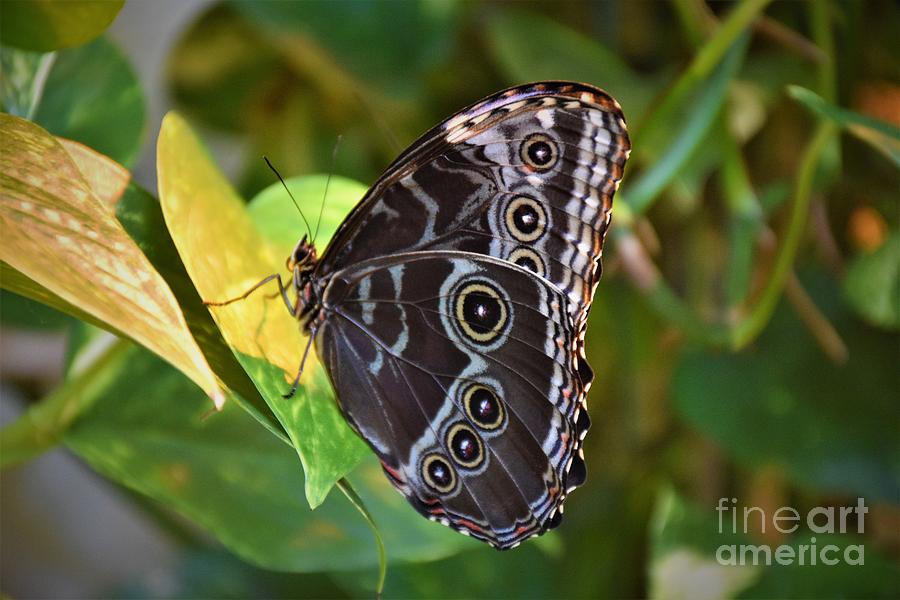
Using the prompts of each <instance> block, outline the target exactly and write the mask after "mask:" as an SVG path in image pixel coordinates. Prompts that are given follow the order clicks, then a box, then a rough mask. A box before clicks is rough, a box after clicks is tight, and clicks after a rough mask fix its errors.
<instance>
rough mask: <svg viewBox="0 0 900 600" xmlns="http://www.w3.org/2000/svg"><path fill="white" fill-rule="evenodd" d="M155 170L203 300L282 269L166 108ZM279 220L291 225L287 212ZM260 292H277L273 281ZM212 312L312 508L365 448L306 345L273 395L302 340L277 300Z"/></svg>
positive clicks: (261, 297) (256, 297)
mask: <svg viewBox="0 0 900 600" xmlns="http://www.w3.org/2000/svg"><path fill="white" fill-rule="evenodd" d="M157 168H158V173H159V190H160V201H161V203H162V207H163V214H164V215H165V219H166V223H167V225H168V228H169V231H170V233H171V235H172V239H173V241H174V242H175V246H176V248H177V249H178V252H179V255H180V256H181V259H182V261H183V263H184V265H185V267H186V269H187V272H188V274H189V275H190V277H191V280H192V281H193V282H194V286H195V287H196V289H197V291H198V292H199V293H200V296H201V297H202V298H203V299H204V300H206V301H223V300H227V299H230V298H235V297H238V296H240V295H242V294H243V293H244V292H245V291H246V290H248V289H249V288H250V287H251V286H253V285H254V284H255V283H257V282H258V281H260V280H261V279H263V278H264V277H267V276H268V275H270V274H272V273H278V272H279V271H281V270H282V267H281V265H283V264H284V263H283V260H284V254H283V252H282V251H279V249H278V248H276V247H275V246H274V245H273V244H272V243H270V242H269V241H268V240H267V239H266V238H265V237H264V236H263V235H262V234H261V233H260V231H259V230H258V229H257V227H256V226H255V225H254V223H253V221H252V220H251V218H250V216H249V214H248V212H247V210H246V207H245V205H244V203H243V202H242V201H241V200H240V198H238V196H237V195H236V193H235V192H234V190H233V189H232V188H231V186H230V185H229V184H228V182H227V181H226V180H225V179H224V178H223V177H222V175H221V173H219V171H218V170H217V168H216V167H215V165H214V164H213V163H212V162H211V161H210V160H209V158H208V155H207V154H206V151H205V149H204V148H203V146H202V145H201V144H200V142H199V140H198V139H197V138H196V136H195V135H194V134H193V132H191V130H190V128H189V127H188V125H187V123H185V122H184V121H183V120H182V119H181V117H179V116H178V115H176V114H174V113H170V114H169V115H167V116H166V118H165V119H164V120H163V126H162V130H161V131H160V136H159V146H158V153H157ZM319 198H321V196H319ZM317 200H318V198H317ZM310 212H313V211H310ZM289 218H290V219H291V222H298V220H297V219H298V217H296V216H293V215H292V216H290V217H289ZM288 283H289V280H288ZM268 289H269V290H271V291H272V292H275V291H277V288H276V286H275V284H274V283H273V284H272V285H271V286H270V287H269V288H268ZM212 314H213V317H214V319H215V320H216V323H217V324H218V326H219V329H220V330H221V331H222V334H223V335H224V337H225V340H226V341H227V343H228V345H229V346H230V347H231V348H232V351H233V352H234V354H235V356H236V357H237V359H238V360H239V361H240V363H241V364H242V365H243V367H244V370H245V371H246V372H247V373H248V374H249V375H250V377H251V378H252V379H253V381H254V383H255V384H256V387H257V389H258V390H259V392H260V393H261V394H262V396H263V398H265V400H266V402H267V403H268V404H269V406H270V407H271V409H272V411H273V412H274V413H275V415H276V416H277V417H278V420H279V421H280V423H281V424H282V426H283V427H284V429H285V430H286V431H287V433H288V435H289V436H290V438H291V440H292V442H293V444H294V446H295V447H296V449H297V452H298V454H299V455H300V459H301V461H302V462H303V468H304V470H305V473H306V492H307V499H308V500H309V502H310V506H313V507H315V506H317V505H318V504H320V503H321V502H322V500H323V499H324V498H325V496H326V495H327V493H328V490H330V489H331V487H332V486H333V485H334V482H335V481H337V480H338V479H340V478H341V477H343V476H344V475H346V474H347V473H348V472H349V471H350V470H351V469H352V468H353V467H354V466H355V465H356V464H357V463H358V462H359V460H360V459H361V458H362V457H363V456H364V455H365V454H366V453H367V450H366V448H365V445H364V444H363V443H362V441H361V440H360V439H359V438H358V437H357V436H356V434H355V433H353V432H352V430H351V429H350V428H349V426H348V425H347V423H346V421H345V420H344V418H343V416H342V415H341V414H340V411H339V410H338V408H337V405H336V402H335V400H334V398H333V395H332V393H331V389H330V384H329V383H328V379H327V376H326V375H325V373H324V372H323V371H322V368H321V366H320V365H319V364H318V360H317V359H316V357H315V353H314V352H310V353H309V358H308V360H307V362H306V367H305V370H304V375H303V379H302V380H301V381H300V386H299V389H298V392H297V394H296V395H295V396H294V397H292V398H288V399H285V398H284V397H283V394H285V393H286V392H287V390H288V389H289V387H290V385H291V382H292V381H293V380H294V378H295V375H296V372H297V368H298V366H299V364H300V360H301V357H302V356H303V353H304V350H305V348H306V347H307V343H308V339H307V337H306V336H304V335H302V334H301V332H300V327H299V324H298V323H297V321H296V319H294V318H293V316H291V315H290V314H289V313H288V311H286V310H285V307H284V304H283V302H282V301H281V298H280V297H276V298H275V299H267V298H266V294H265V292H263V291H260V292H258V293H256V294H252V295H250V296H249V297H248V298H247V299H245V300H243V301H240V302H235V303H233V304H230V305H228V306H222V307H214V308H212Z"/></svg>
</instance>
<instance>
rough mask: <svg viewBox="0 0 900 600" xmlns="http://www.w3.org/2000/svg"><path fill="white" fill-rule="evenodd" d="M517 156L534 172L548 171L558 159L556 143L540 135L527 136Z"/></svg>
mask: <svg viewBox="0 0 900 600" xmlns="http://www.w3.org/2000/svg"><path fill="white" fill-rule="evenodd" d="M519 156H520V157H521V158H522V162H523V163H525V165H526V166H528V167H530V168H532V169H534V170H535V171H549V170H550V169H552V168H553V166H554V165H555V164H556V161H557V159H558V158H559V150H558V149H557V147H556V142H554V141H553V140H552V139H550V138H549V137H547V136H546V135H544V134H542V133H535V134H532V135H530V136H528V137H527V138H526V139H525V141H524V142H522V145H521V146H520V147H519Z"/></svg>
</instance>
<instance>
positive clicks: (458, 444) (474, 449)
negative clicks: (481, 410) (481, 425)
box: [447, 423, 484, 469]
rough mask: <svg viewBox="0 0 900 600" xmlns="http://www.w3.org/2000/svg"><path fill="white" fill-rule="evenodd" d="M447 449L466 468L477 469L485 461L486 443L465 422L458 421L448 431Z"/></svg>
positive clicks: (457, 462)
mask: <svg viewBox="0 0 900 600" xmlns="http://www.w3.org/2000/svg"><path fill="white" fill-rule="evenodd" d="M447 450H448V451H449V452H450V457H451V458H453V460H454V461H455V462H456V464H458V465H459V466H461V467H464V468H466V469H476V468H478V466H479V465H480V464H481V463H482V462H483V461H484V444H483V443H482V441H481V438H480V437H478V434H477V433H475V430H474V429H472V428H471V427H469V426H468V425H466V424H465V423H456V424H454V425H452V426H451V427H450V429H449V430H448V431H447Z"/></svg>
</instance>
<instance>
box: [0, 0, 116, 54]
mask: <svg viewBox="0 0 900 600" xmlns="http://www.w3.org/2000/svg"><path fill="white" fill-rule="evenodd" d="M124 4H125V0H3V2H0V39H2V40H3V45H4V46H15V47H16V48H23V49H25V50H38V51H40V52H49V51H50V50H58V49H60V48H70V47H72V46H80V45H81V44H84V43H86V42H89V41H91V40H92V39H94V38H95V37H97V36H98V35H100V34H101V33H103V31H104V30H105V29H106V28H107V27H109V25H110V24H111V23H112V22H113V20H114V19H115V18H116V15H118V14H119V11H120V10H121V9H122V6H124Z"/></svg>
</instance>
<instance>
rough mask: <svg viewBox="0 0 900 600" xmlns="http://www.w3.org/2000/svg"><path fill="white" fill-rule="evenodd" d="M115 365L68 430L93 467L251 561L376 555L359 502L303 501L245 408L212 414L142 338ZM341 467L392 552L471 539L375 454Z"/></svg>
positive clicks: (292, 474) (289, 566) (433, 556)
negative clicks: (396, 482)
mask: <svg viewBox="0 0 900 600" xmlns="http://www.w3.org/2000/svg"><path fill="white" fill-rule="evenodd" d="M110 368H113V367H110ZM116 369H117V370H116V373H115V378H114V379H112V382H111V383H110V384H109V385H107V386H105V387H104V388H103V389H102V391H98V393H97V397H96V398H93V399H91V402H90V406H91V407H90V410H89V411H87V412H85V413H83V414H82V415H81V417H80V418H79V419H78V421H77V422H76V423H75V424H74V425H73V426H72V427H71V428H70V429H69V431H68V432H67V433H66V436H65V443H66V445H67V446H68V447H69V448H70V449H71V450H72V451H74V452H75V453H76V454H78V455H79V456H81V457H82V458H83V459H84V460H86V461H87V462H88V463H89V464H90V465H91V466H92V467H93V468H94V469H96V470H97V471H99V472H100V473H102V474H103V475H105V476H106V477H108V478H110V479H112V480H113V481H116V482H118V483H121V484H123V485H125V486H127V487H129V488H131V489H133V490H136V491H138V492H140V493H142V494H145V495H147V496H149V497H151V498H153V499H154V500H156V501H158V502H161V503H162V504H163V505H164V506H167V507H169V508H172V509H174V510H176V511H178V512H179V513H181V514H183V515H185V516H186V517H188V518H190V519H191V520H193V521H194V522H196V523H198V524H200V525H201V526H203V527H204V528H205V529H207V530H208V531H210V532H211V533H212V534H214V535H215V536H216V538H218V539H219V540H220V541H221V542H222V543H223V544H225V545H226V546H227V547H228V548H229V549H230V550H231V551H232V552H235V553H236V554H238V555H239V556H241V557H242V558H244V559H245V560H247V561H249V562H251V563H253V564H256V565H259V566H262V567H265V568H268V569H274V570H279V571H298V572H316V571H331V572H334V571H344V570H356V569H368V568H373V567H375V566H376V565H377V563H378V556H377V553H376V551H375V547H374V545H373V542H372V536H371V532H370V530H369V526H368V525H367V524H366V522H365V521H364V520H363V519H361V518H360V516H359V514H358V513H357V510H356V508H355V507H354V506H353V505H352V504H351V503H350V502H349V501H348V500H347V499H346V498H344V497H343V496H342V495H338V494H332V495H331V496H329V498H328V499H327V500H326V501H325V502H324V503H323V504H322V506H320V507H319V508H318V509H317V510H315V511H312V510H310V509H309V507H308V506H307V503H306V502H305V500H304V482H303V474H302V471H301V470H300V469H298V468H297V456H296V453H295V451H293V450H292V449H291V448H290V446H288V445H287V444H284V443H283V442H281V441H280V440H278V439H277V438H276V437H274V436H272V435H271V434H270V433H269V432H267V431H266V430H265V429H264V428H262V427H260V426H259V425H258V424H257V423H256V422H255V421H254V420H253V419H251V418H250V417H249V416H248V415H247V414H246V413H245V412H244V411H242V410H240V409H239V408H238V407H237V406H235V405H233V404H232V403H228V404H226V405H225V407H224V409H223V410H222V411H221V412H217V413H212V414H210V412H209V407H208V403H207V402H206V401H205V399H204V397H203V395H202V394H201V393H200V392H199V391H198V390H197V389H196V388H195V387H194V386H192V385H191V383H190V382H189V381H188V380H187V379H186V378H184V377H183V376H182V375H180V374H179V373H177V372H176V371H174V370H173V369H172V368H170V367H169V366H168V365H166V364H165V363H163V362H162V361H160V360H158V359H157V358H155V357H153V356H152V355H150V354H149V353H147V352H145V351H143V350H142V349H139V348H132V349H130V350H129V351H128V353H127V356H126V357H125V360H123V361H120V363H119V366H118V367H116ZM350 479H351V481H352V483H353V486H354V488H355V489H356V490H357V491H358V492H359V495H360V497H361V498H362V500H363V502H364V503H365V505H366V506H367V507H368V509H369V510H370V512H371V513H372V515H373V517H374V520H375V521H376V522H377V523H378V524H379V525H380V527H381V528H382V529H383V531H384V540H385V544H386V548H387V552H388V556H389V558H390V559H391V560H412V561H422V560H437V559H439V558H443V557H445V556H449V555H451V554H453V553H455V552H458V551H459V550H461V549H464V548H473V547H476V546H478V543H477V542H475V541H473V540H471V539H467V538H465V537H463V536H460V535H459V534H456V533H454V532H452V531H450V530H449V529H448V528H445V527H442V526H440V525H437V524H435V523H431V522H429V521H426V520H425V519H422V518H421V517H420V516H418V514H416V513H415V511H414V510H413V509H412V508H411V507H410V506H409V505H408V504H407V502H406V501H405V500H404V499H403V497H402V496H401V495H400V494H398V493H397V492H396V490H394V489H393V488H392V487H391V486H390V484H389V483H388V482H387V480H386V478H385V476H384V474H383V473H382V472H381V468H380V465H379V464H378V462H377V461H376V460H374V459H370V460H367V461H365V462H364V463H363V465H361V466H360V468H358V469H357V470H356V471H355V472H354V473H353V475H352V476H351V478H350Z"/></svg>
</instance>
